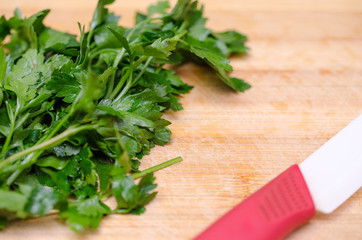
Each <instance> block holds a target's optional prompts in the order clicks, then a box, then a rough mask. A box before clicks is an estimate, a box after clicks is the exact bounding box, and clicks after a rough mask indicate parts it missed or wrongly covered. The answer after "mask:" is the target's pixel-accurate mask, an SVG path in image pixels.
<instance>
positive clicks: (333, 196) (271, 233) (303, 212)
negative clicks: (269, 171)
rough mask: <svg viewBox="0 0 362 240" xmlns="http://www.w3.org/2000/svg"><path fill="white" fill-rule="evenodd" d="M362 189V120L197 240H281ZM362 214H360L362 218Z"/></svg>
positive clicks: (290, 169)
mask: <svg viewBox="0 0 362 240" xmlns="http://www.w3.org/2000/svg"><path fill="white" fill-rule="evenodd" d="M361 186H362V115H360V116H359V117H357V118H356V119H355V120H354V121H352V122H351V123H350V124H349V125H348V126H347V127H345V128H344V129H342V130H341V131H340V132H339V133H337V135H335V136H334V137H333V138H331V139H330V140H329V141H328V142H326V143H325V144H324V145H323V146H322V147H320V148H319V149H318V150H317V151H316V152H314V153H313V154H312V155H310V156H309V157H308V158H307V159H305V160H304V161H303V162H302V163H300V164H298V165H297V164H296V165H293V166H291V167H290V168H288V169H287V170H286V171H284V172H283V173H282V174H280V175H279V176H277V177H276V178H274V179H273V180H272V181H271V182H269V183H268V184H267V185H265V186H264V187H262V188H261V189H259V190H258V191H257V192H255V193H254V194H252V195H251V196H250V197H248V198H247V199H246V200H244V201H243V202H241V203H240V204H238V205H237V206H236V207H235V208H233V209H232V210H231V211H229V212H228V213H226V214H225V215H224V216H223V217H221V218H220V219H219V220H217V221H216V222H215V223H214V224H212V225H211V226H210V227H209V228H207V229H206V230H205V231H204V232H202V233H201V234H200V235H199V236H197V237H196V238H195V240H219V239H220V240H221V239H222V240H236V239H238V240H278V239H283V238H284V237H285V236H287V235H288V234H289V233H290V232H291V231H293V230H294V229H295V228H297V227H299V226H301V225H302V224H304V223H306V222H307V221H309V220H310V219H312V218H313V217H314V215H315V213H316V211H319V212H322V213H325V214H328V213H331V212H333V211H334V210H335V209H336V208H338V206H340V205H341V204H342V203H343V202H344V201H346V200H347V199H348V198H349V197H350V196H352V195H353V193H355V192H356V191H357V190H358V189H359V188H361ZM361 214H362V213H361Z"/></svg>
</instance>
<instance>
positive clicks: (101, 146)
mask: <svg viewBox="0 0 362 240" xmlns="http://www.w3.org/2000/svg"><path fill="white" fill-rule="evenodd" d="M112 2H113V0H100V1H99V2H98V5H97V7H96V10H95V12H94V15H93V19H92V21H91V23H90V27H89V31H88V32H86V31H85V28H84V26H81V25H80V24H79V28H80V39H79V40H77V38H76V36H74V35H71V34H68V33H64V32H60V31H57V30H54V29H51V28H49V27H46V26H45V25H44V24H43V20H44V18H45V17H46V16H47V14H48V13H49V10H44V11H41V12H39V13H37V14H35V15H32V16H31V17H29V18H22V16H21V13H20V11H19V10H15V12H14V16H13V17H11V18H9V19H6V18H5V17H4V16H2V17H1V18H0V42H3V41H4V39H5V38H6V37H7V36H8V38H7V40H6V41H4V42H6V43H1V45H2V46H3V47H1V48H0V228H4V227H5V226H6V224H7V223H8V222H9V221H11V220H14V219H24V218H29V217H33V216H44V215H45V214H47V213H49V212H50V211H54V210H55V211H57V212H58V213H59V216H60V217H61V218H63V219H65V222H66V223H67V224H68V225H69V226H70V227H71V228H72V229H73V230H75V231H80V230H84V229H86V228H88V227H91V228H97V227H98V226H99V223H100V221H101V219H102V217H103V216H105V215H107V214H110V213H133V214H140V213H142V212H144V211H145V208H144V205H146V204H147V203H149V202H150V201H151V200H152V199H153V198H154V197H155V196H156V192H155V191H154V189H155V187H156V184H155V183H154V180H155V178H154V176H153V172H154V171H156V170H158V169H161V168H163V167H166V166H169V165H171V164H173V163H175V162H178V161H181V160H182V159H181V158H180V157H178V158H175V159H172V160H170V161H168V162H165V163H163V164H160V165H157V166H155V167H152V168H150V169H146V170H144V171H139V170H138V167H139V165H140V161H139V160H140V159H141V158H142V157H143V156H144V155H147V154H148V153H149V152H150V149H151V148H152V147H154V146H155V145H165V144H166V143H168V142H169V141H170V137H171V132H170V130H169V129H168V128H167V126H168V125H169V124H170V122H169V121H167V120H165V119H162V115H163V113H164V112H165V111H166V110H167V109H170V108H171V109H172V110H174V111H179V110H181V109H182V105H181V104H180V103H179V96H180V95H181V94H184V93H187V92H189V91H190V90H191V88H192V87H191V86H189V85H187V84H185V83H184V82H183V81H182V80H181V79H180V78H179V77H178V76H176V75H175V73H174V72H173V71H171V70H169V69H167V68H165V65H166V64H168V65H170V64H171V65H179V64H181V63H184V62H186V61H197V62H203V63H206V64H208V65H209V66H210V67H211V68H212V69H213V70H214V71H215V72H216V74H217V75H218V76H219V77H220V79H221V80H222V81H224V82H225V83H226V84H227V85H229V86H230V87H231V88H233V89H235V90H237V91H244V90H246V89H248V88H249V87H250V86H249V85H248V84H247V83H245V82H244V81H242V80H241V79H237V78H231V77H229V75H228V73H227V72H229V71H232V67H231V66H230V65H229V61H228V60H227V57H228V56H229V55H230V54H232V53H245V52H246V50H247V48H246V47H245V45H244V43H245V41H246V37H245V36H243V35H241V34H239V33H237V32H235V31H227V32H223V33H213V32H212V31H211V30H209V29H207V28H206V27H205V22H206V19H205V18H203V9H202V8H199V7H198V3H197V1H192V0H179V1H178V3H177V4H176V6H175V7H174V8H173V9H172V10H171V11H168V9H169V3H168V2H167V1H162V2H159V3H157V4H156V5H153V6H150V7H149V8H148V12H147V14H141V13H137V15H136V23H135V26H134V27H132V28H124V27H122V26H119V25H118V20H119V17H117V16H115V15H114V14H113V13H110V12H109V11H108V9H107V8H105V6H106V5H108V4H110V3H112ZM140 177H142V178H141V179H140V181H137V182H135V179H136V178H140ZM111 195H113V196H114V197H115V199H116V201H117V207H116V208H115V209H110V207H108V206H107V205H106V204H105V203H104V200H105V199H106V198H107V197H109V196H111Z"/></svg>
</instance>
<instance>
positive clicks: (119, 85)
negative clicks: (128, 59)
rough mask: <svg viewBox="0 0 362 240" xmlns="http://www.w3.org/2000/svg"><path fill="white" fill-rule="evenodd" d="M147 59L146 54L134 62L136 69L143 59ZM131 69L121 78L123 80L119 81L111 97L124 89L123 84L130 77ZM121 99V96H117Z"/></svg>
mask: <svg viewBox="0 0 362 240" xmlns="http://www.w3.org/2000/svg"><path fill="white" fill-rule="evenodd" d="M146 59H147V57H146V56H142V57H140V58H139V59H138V60H137V61H136V62H135V63H134V64H133V69H136V68H137V67H138V66H139V65H140V64H141V63H142V62H143V61H145V60H146ZM129 74H130V70H128V71H127V72H126V73H125V74H124V75H123V76H122V78H121V80H120V81H119V82H118V84H117V86H116V87H115V89H114V90H113V92H112V94H111V95H110V96H109V98H110V99H113V98H115V97H116V96H117V94H118V92H119V91H120V90H121V89H122V87H123V84H124V83H125V81H126V80H127V79H129ZM117 99H119V97H117Z"/></svg>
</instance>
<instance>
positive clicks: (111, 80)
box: [105, 48, 126, 98]
mask: <svg viewBox="0 0 362 240" xmlns="http://www.w3.org/2000/svg"><path fill="white" fill-rule="evenodd" d="M125 51H126V50H125V49H124V48H123V49H122V50H121V52H119V53H118V54H117V56H116V59H115V60H114V62H113V67H118V64H119V63H120V62H121V60H122V58H123V55H124V53H125ZM115 77H116V72H114V73H113V74H112V76H111V79H110V81H109V83H108V89H107V93H106V95H105V98H109V97H110V96H111V94H112V90H113V87H114V79H115Z"/></svg>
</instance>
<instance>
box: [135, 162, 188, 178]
mask: <svg viewBox="0 0 362 240" xmlns="http://www.w3.org/2000/svg"><path fill="white" fill-rule="evenodd" d="M182 160H183V159H182V157H176V158H174V159H171V160H168V161H166V162H163V163H160V164H158V165H156V166H153V167H150V168H147V169H145V170H143V171H141V172H136V173H133V174H131V177H133V178H134V179H136V178H140V177H143V176H145V175H146V174H148V173H152V172H156V171H158V170H161V169H163V168H166V167H169V166H171V165H173V164H175V163H178V162H181V161H182Z"/></svg>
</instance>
